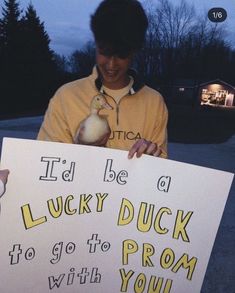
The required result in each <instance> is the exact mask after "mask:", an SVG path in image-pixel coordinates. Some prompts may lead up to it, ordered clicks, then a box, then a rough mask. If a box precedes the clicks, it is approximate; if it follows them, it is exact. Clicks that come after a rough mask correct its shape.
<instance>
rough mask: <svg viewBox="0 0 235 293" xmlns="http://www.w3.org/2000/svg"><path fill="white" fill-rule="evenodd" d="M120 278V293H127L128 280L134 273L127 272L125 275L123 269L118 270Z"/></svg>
mask: <svg viewBox="0 0 235 293" xmlns="http://www.w3.org/2000/svg"><path fill="white" fill-rule="evenodd" d="M119 272H120V275H121V278H122V286H121V292H127V288H128V283H129V280H130V278H131V277H132V276H133V274H134V271H129V272H128V273H127V274H126V272H125V270H124V269H120V270H119Z"/></svg>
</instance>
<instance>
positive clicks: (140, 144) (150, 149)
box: [128, 138, 161, 159]
mask: <svg viewBox="0 0 235 293" xmlns="http://www.w3.org/2000/svg"><path fill="white" fill-rule="evenodd" d="M135 154H136V157H137V158H139V157H141V156H142V154H147V155H152V156H154V157H159V156H160V154H161V149H160V148H159V147H158V146H157V144H156V143H153V142H151V141H148V140H146V139H143V138H141V139H139V140H137V141H136V142H135V143H134V145H133V146H132V147H131V149H130V151H129V153H128V159H132V158H133V157H134V155H135Z"/></svg>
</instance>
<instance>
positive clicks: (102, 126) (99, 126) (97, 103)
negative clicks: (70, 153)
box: [74, 94, 112, 144]
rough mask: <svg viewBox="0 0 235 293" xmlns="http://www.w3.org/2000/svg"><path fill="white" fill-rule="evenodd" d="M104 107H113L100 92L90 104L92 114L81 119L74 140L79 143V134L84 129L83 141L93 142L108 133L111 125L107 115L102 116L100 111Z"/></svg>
mask: <svg viewBox="0 0 235 293" xmlns="http://www.w3.org/2000/svg"><path fill="white" fill-rule="evenodd" d="M102 109H112V107H111V106H110V105H109V104H108V102H107V100H106V98H105V97H104V96H103V95H101V94H98V95H96V96H94V98H93V99H92V101H91V104H90V114H89V115H88V116H87V118H85V119H84V120H82V121H81V123H80V124H79V127H78V130H77V133H76V135H75V139H74V142H75V143H78V141H79V134H80V131H82V141H83V143H88V144H92V143H94V142H96V141H98V140H99V139H101V138H102V137H103V136H104V135H105V134H106V133H108V132H109V130H110V127H109V124H108V121H107V119H106V118H105V117H103V116H100V115H99V112H100V110H102Z"/></svg>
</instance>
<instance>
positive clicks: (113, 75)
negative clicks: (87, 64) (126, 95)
mask: <svg viewBox="0 0 235 293" xmlns="http://www.w3.org/2000/svg"><path fill="white" fill-rule="evenodd" d="M131 60H132V54H130V55H129V56H127V57H124V58H120V57H118V56H116V55H108V54H106V53H105V52H104V51H103V50H102V49H100V48H99V47H98V46H97V49H96V63H97V66H98V68H99V70H100V73H101V75H102V78H103V84H104V86H106V87H108V88H110V89H121V88H123V87H125V86H127V85H128V83H129V77H128V75H127V70H128V69H129V66H130V63H131Z"/></svg>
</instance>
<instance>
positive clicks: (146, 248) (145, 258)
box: [142, 243, 155, 267]
mask: <svg viewBox="0 0 235 293" xmlns="http://www.w3.org/2000/svg"><path fill="white" fill-rule="evenodd" d="M154 252H155V249H154V247H153V245H152V244H150V243H144V244H143V253H142V265H143V267H147V266H149V267H153V266H154V265H153V263H152V261H151V259H150V256H152V255H153V254H154Z"/></svg>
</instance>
